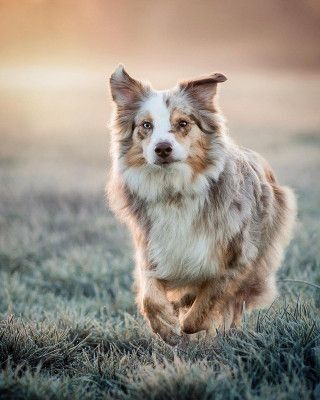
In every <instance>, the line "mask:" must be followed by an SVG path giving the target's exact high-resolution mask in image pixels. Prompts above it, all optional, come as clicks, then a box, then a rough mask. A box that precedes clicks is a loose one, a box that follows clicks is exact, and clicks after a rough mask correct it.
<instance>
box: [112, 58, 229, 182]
mask: <svg viewBox="0 0 320 400" xmlns="http://www.w3.org/2000/svg"><path fill="white" fill-rule="evenodd" d="M225 80H226V77H225V76H224V75H222V74H217V73H216V74H211V75H208V76H206V77H203V78H199V79H194V80H189V81H185V82H180V83H179V84H178V85H177V86H176V87H175V88H173V89H171V90H168V91H155V90H153V89H152V88H151V87H150V86H149V85H148V84H144V83H142V82H140V81H137V80H135V79H133V78H132V77H131V76H129V74H128V73H127V72H126V71H125V70H124V68H123V66H119V67H118V68H117V69H116V70H115V72H114V73H113V74H112V76H111V78H110V87H111V94H112V98H113V100H114V102H115V104H116V114H115V123H114V130H115V133H114V134H115V135H116V140H117V142H118V143H119V154H120V157H121V158H122V160H123V163H124V164H125V166H126V167H127V168H128V167H147V168H154V169H157V168H158V169H159V168H161V169H162V170H171V171H172V170H173V169H174V168H176V167H177V165H181V164H183V165H184V167H188V168H189V169H190V170H191V171H192V172H193V174H194V175H196V174H198V173H201V172H202V171H203V170H205V169H206V168H208V167H210V165H212V164H213V163H214V157H213V156H212V155H213V154H214V153H215V143H216V144H217V143H218V142H217V138H219V137H220V136H221V135H222V126H223V119H222V118H221V116H220V115H219V113H218V109H217V107H216V104H215V96H216V91H217V84H218V83H219V82H224V81H225Z"/></svg>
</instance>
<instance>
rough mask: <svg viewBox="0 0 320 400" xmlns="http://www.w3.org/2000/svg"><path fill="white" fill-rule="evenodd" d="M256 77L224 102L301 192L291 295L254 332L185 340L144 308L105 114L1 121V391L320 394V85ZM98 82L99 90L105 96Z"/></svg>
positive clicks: (252, 326) (251, 319)
mask: <svg viewBox="0 0 320 400" xmlns="http://www.w3.org/2000/svg"><path fill="white" fill-rule="evenodd" d="M252 79H253V78H252ZM257 82H258V83H259V80H258V81H257ZM257 85H258V86H257ZM257 85H256V86H254V87H252V88H251V89H250V88H249V89H248V92H246V96H244V95H243V90H244V86H241V87H239V88H237V87H235V88H234V89H230V90H229V92H228V89H227V90H226V97H225V98H224V101H225V103H226V106H227V107H226V114H227V116H228V117H229V119H230V126H231V134H232V135H233V136H234V137H236V139H237V141H238V142H241V143H243V144H245V145H249V146H251V147H253V148H254V149H256V150H258V151H261V152H262V153H263V154H264V155H265V156H266V157H267V158H268V159H269V160H270V162H271V164H272V165H273V167H274V169H275V171H276V173H277V174H278V176H279V177H280V180H281V181H282V182H284V183H286V184H288V185H291V186H293V187H294V189H295V191H296V193H297V196H298V201H299V221H298V224H297V229H296V233H295V237H294V240H293V241H292V243H291V245H290V247H289V249H288V251H287V254H286V258H285V261H284V263H283V267H282V269H281V270H280V271H279V275H278V278H279V287H280V296H279V298H277V300H276V301H275V302H274V304H273V305H272V307H271V308H270V309H269V310H263V311H261V312H254V313H252V314H250V315H246V316H245V321H244V327H243V330H241V331H234V332H231V333H229V334H226V335H218V337H217V338H216V339H215V340H212V342H211V343H204V341H203V340H201V338H199V340H197V341H195V342H192V343H190V344H186V343H184V344H181V345H179V346H178V347H176V348H172V347H170V346H168V345H166V344H164V343H163V342H162V341H161V340H160V339H158V338H156V337H154V336H152V334H151V333H150V331H149V329H148V327H147V325H146V323H145V322H144V320H143V319H142V317H141V316H140V315H138V314H137V311H136V307H135V304H134V297H133V294H132V290H131V284H132V277H131V272H132V269H133V259H132V249H131V244H130V240H129V236H128V234H127V232H126V229H125V228H124V227H122V226H120V225H119V224H118V222H117V221H116V220H115V219H114V217H113V216H112V215H111V213H110V212H109V211H108V209H107V207H106V205H105V199H104V184H105V180H106V170H107V168H108V160H107V143H108V137H107V130H106V129H103V128H101V129H100V128H99V127H98V128H97V127H96V125H94V129H93V132H92V131H90V126H91V122H90V118H91V117H92V118H93V119H94V118H95V117H96V115H95V114H94V113H93V116H91V117H90V112H89V111H87V114H86V115H83V114H82V111H81V110H84V109H85V107H83V108H81V107H80V106H79V114H81V121H80V122H79V125H78V126H77V129H74V130H73V131H72V130H71V131H70V129H69V127H68V126H64V125H63V124H62V125H61V126H60V125H57V124H56V125H52V124H51V125H50V124H48V125H41V124H40V125H37V126H35V125H34V124H32V123H31V122H30V123H29V124H26V123H25V119H23V118H22V117H21V113H20V114H19V118H17V119H16V120H14V119H13V117H12V118H11V120H9V119H7V120H6V122H4V121H3V120H2V125H1V153H0V155H1V158H0V165H1V169H0V185H1V198H0V209H1V216H0V224H1V236H0V317H1V321H0V365H1V374H0V398H1V399H44V398H46V399H59V400H60V399H86V398H97V399H102V398H105V399H107V398H118V399H223V400H227V399H299V400H302V399H310V398H314V399H320V383H319V382H320V379H319V377H320V330H319V328H320V312H319V309H320V290H319V285H320V246H319V244H320V226H319V217H320V207H319V205H320V204H319V200H320V185H319V178H320V177H319V168H320V160H319V158H320V157H319V154H320V135H319V126H320V124H319V117H318V116H317V115H315V110H316V109H317V107H318V106H319V99H320V85H319V80H318V79H316V80H314V81H312V80H311V81H308V82H304V83H301V82H297V83H296V85H300V87H299V88H298V89H297V86H293V85H292V80H288V79H287V78H286V77H282V78H281V77H280V78H279V79H278V81H277V82H276V83H275V82H274V81H272V83H271V84H268V85H263V84H260V86H259V84H257ZM279 85H280V86H279ZM281 85H282V86H281ZM233 87H234V86H232V85H231V88H233ZM301 89H303V94H304V95H303V96H302V97H300V100H299V99H298V98H296V97H295V91H296V90H299V92H300V93H301ZM99 90H101V92H100V91H99V93H97V94H91V96H96V99H99V104H104V102H105V99H104V96H105V94H104V91H105V89H104V87H101V88H100V89H99ZM257 93H259V101H257V99H258V97H257ZM279 93H280V94H279ZM20 95H21V96H20V97H19V98H20V99H21V98H22V97H23V96H24V95H25V96H26V97H28V96H29V95H28V94H23V93H22V94H20ZM83 95H84V97H85V96H86V95H87V93H83ZM241 95H242V97H241ZM61 98H62V100H61V101H62V102H63V101H64V102H65V103H67V100H66V99H65V98H64V97H63V96H61ZM239 98H241V101H240V103H237V101H236V99H239ZM36 100H37V101H38V103H37V104H38V105H39V104H40V103H41V101H40V100H41V99H40V100H39V98H37V99H36ZM36 100H34V102H36ZM79 101H80V100H79ZM96 103H98V101H96ZM13 104H14V100H12V103H11V106H12V108H13V107H14V106H13ZM40 105H41V106H42V108H41V107H40V110H39V109H37V112H39V113H40V115H41V113H44V109H45V108H46V107H47V109H46V110H47V112H48V113H49V111H48V110H50V107H49V106H50V104H49V103H45V104H40ZM30 107H31V106H30ZM268 107H269V108H268ZM312 107H313V108H312ZM248 108H249V109H250V110H252V109H253V110H254V112H253V113H251V115H250V116H249V113H247V110H248ZM86 110H88V108H86ZM241 110H242V111H241ZM262 110H263V111H262ZM310 110H311V111H310ZM298 111H299V112H298ZM318 111H319V110H318ZM28 112H30V110H27V111H26V113H27V114H28ZM32 112H35V110H33V111H32ZM52 112H53V113H54V115H55V116H54V118H55V119H56V120H57V113H58V110H57V109H53V110H52ZM74 113H75V114H76V113H77V110H75V111H74ZM246 113H247V114H248V115H247V116H245V115H246ZM257 115H259V118H258V117H257ZM100 118H105V119H106V114H103V117H101V115H100ZM39 120H41V117H39ZM310 121H311V122H310ZM93 124H94V123H93ZM317 124H318V125H317ZM43 126H46V129H43ZM48 126H50V128H48ZM286 279H287V281H286ZM289 280H295V282H292V281H289ZM298 281H306V282H309V283H310V284H306V283H301V282H298ZM312 284H313V285H318V287H316V286H312Z"/></svg>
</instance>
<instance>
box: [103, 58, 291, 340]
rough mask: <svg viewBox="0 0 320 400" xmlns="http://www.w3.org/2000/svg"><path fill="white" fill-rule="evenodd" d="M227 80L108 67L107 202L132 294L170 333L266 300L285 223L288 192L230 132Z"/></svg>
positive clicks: (160, 329)
mask: <svg viewBox="0 0 320 400" xmlns="http://www.w3.org/2000/svg"><path fill="white" fill-rule="evenodd" d="M226 79H227V78H226V77H225V76H224V75H222V74H220V73H214V74H211V75H208V76H204V77H201V78H198V79H192V80H187V81H182V82H180V83H179V84H178V85H177V86H176V87H174V88H173V89H170V90H165V91H156V90H153V89H152V87H151V86H150V85H149V84H147V83H142V82H140V81H138V80H135V79H133V78H132V77H131V76H130V75H129V74H128V73H127V72H126V71H125V69H124V67H123V66H121V65H120V66H119V67H118V68H117V69H116V70H115V72H114V73H113V74H112V76H111V78H110V87H111V95H112V98H113V101H114V104H115V113H114V119H113V125H112V135H111V136H112V140H111V158H112V167H111V170H110V177H109V181H108V185H107V194H108V199H109V204H110V207H111V209H112V210H113V211H114V213H115V214H116V215H117V216H118V217H119V219H120V220H121V221H123V222H124V223H125V224H126V225H127V226H128V228H129V230H130V232H131V234H132V238H133V243H134V248H135V259H136V268H135V289H136V300H137V305H138V307H139V309H140V311H141V313H142V314H143V315H144V316H145V318H146V319H147V320H148V322H149V324H150V326H151V328H152V330H153V331H154V332H155V333H157V334H159V335H160V336H161V337H162V338H163V340H165V341H166V342H168V343H171V344H174V343H177V341H178V340H179V335H180V334H182V333H183V332H184V333H187V334H192V333H196V332H199V331H203V330H204V331H206V332H207V333H208V334H214V333H215V332H216V330H217V329H218V330H219V329H223V330H228V329H230V328H232V327H240V325H241V317H242V313H243V310H244V306H245V309H246V310H249V309H254V308H260V307H264V306H267V305H269V304H270V303H271V302H272V301H273V300H274V298H275V296H276V294H277V289H276V271H277V269H278V267H279V266H280V264H281V260H282V257H283V252H284V249H285V247H286V245H287V244H288V243H289V241H290V238H291V234H292V230H293V225H294V220H295V215H296V202H295V197H294V194H293V192H292V191H291V190H290V189H289V188H288V187H285V186H280V184H279V183H278V181H277V179H276V178H275V175H274V173H273V172H272V170H271V168H270V166H269V165H268V163H267V162H266V161H265V160H264V159H263V158H262V157H261V156H260V155H259V154H257V153H255V152H254V151H252V150H249V149H246V148H243V147H240V146H238V145H236V144H235V143H234V142H233V141H232V139H231V138H230V136H229V134H228V133H227V130H226V126H225V120H224V118H223V116H222V114H221V112H220V110H219V108H218V106H217V104H216V103H217V102H216V92H217V85H218V84H219V83H222V82H224V81H226Z"/></svg>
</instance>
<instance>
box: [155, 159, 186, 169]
mask: <svg viewBox="0 0 320 400" xmlns="http://www.w3.org/2000/svg"><path fill="white" fill-rule="evenodd" d="M177 162H180V160H157V161H155V163H154V165H158V166H160V167H168V166H169V165H172V164H175V163H177Z"/></svg>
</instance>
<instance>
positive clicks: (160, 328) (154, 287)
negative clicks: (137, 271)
mask: <svg viewBox="0 0 320 400" xmlns="http://www.w3.org/2000/svg"><path fill="white" fill-rule="evenodd" d="M138 296H139V300H138V302H139V303H140V309H141V312H142V314H143V315H144V316H145V317H146V319H147V320H148V322H149V324H150V326H151V328H152V330H153V332H155V333H157V334H159V335H160V336H161V338H162V339H163V340H164V341H165V342H167V343H169V344H172V345H174V344H177V343H178V341H179V339H180V336H179V334H180V328H179V324H178V317H177V312H175V310H174V308H173V306H172V304H171V303H170V302H169V300H168V299H167V296H166V288H165V284H164V283H162V282H161V281H159V280H158V279H155V278H153V277H149V276H147V274H143V277H142V279H141V281H140V293H138Z"/></svg>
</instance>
